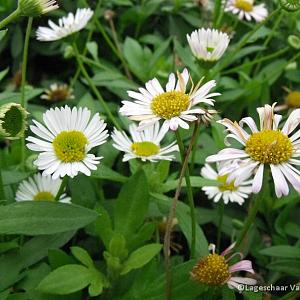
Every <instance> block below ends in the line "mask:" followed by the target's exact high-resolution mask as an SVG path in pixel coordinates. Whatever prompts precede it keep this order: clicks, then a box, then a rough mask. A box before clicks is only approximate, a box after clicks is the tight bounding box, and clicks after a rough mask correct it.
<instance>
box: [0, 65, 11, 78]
mask: <svg viewBox="0 0 300 300" xmlns="http://www.w3.org/2000/svg"><path fill="white" fill-rule="evenodd" d="M8 71H9V68H6V69H5V70H3V71H1V72H0V81H1V80H2V79H3V78H4V77H5V76H6V74H7V73H8Z"/></svg>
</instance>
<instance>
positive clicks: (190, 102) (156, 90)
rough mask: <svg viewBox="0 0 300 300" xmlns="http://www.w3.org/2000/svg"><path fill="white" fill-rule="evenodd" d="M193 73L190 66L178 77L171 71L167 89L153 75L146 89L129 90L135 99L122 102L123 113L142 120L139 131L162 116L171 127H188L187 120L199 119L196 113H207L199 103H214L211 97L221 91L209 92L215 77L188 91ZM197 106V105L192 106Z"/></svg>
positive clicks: (173, 128)
mask: <svg viewBox="0 0 300 300" xmlns="http://www.w3.org/2000/svg"><path fill="white" fill-rule="evenodd" d="M189 79H190V75H189V72H188V70H187V69H184V70H183V72H182V73H178V74H177V80H176V77H175V75H174V74H173V73H172V74H170V76H169V81H168V83H167V85H166V89H165V90H164V89H163V88H162V86H161V84H160V83H159V81H158V80H157V79H156V78H154V79H152V80H150V81H148V82H147V83H146V88H139V92H134V91H128V92H127V93H128V95H129V97H131V98H133V99H134V101H122V103H123V106H122V107H121V109H120V113H121V114H122V115H123V116H128V117H129V119H131V120H134V121H140V124H139V130H141V129H143V128H146V127H147V126H150V125H152V124H154V123H155V122H157V121H159V120H161V119H163V120H165V121H164V123H165V124H167V125H168V127H169V128H170V129H171V130H177V129H178V126H180V127H182V128H184V129H188V128H189V124H188V122H193V121H196V120H197V115H202V114H205V113H206V110H204V108H201V107H199V106H198V104H199V103H205V104H207V105H212V106H213V105H214V100H213V99H211V97H215V96H219V95H220V93H210V90H211V89H212V88H213V87H215V86H216V82H215V80H211V81H209V82H207V83H205V84H204V85H203V86H199V84H198V85H197V86H196V87H194V88H192V89H191V90H190V92H189V93H187V92H186V88H187V84H188V81H189ZM194 106H197V107H196V108H193V107H194Z"/></svg>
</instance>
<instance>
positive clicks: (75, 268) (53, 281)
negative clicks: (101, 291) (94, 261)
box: [37, 265, 92, 295]
mask: <svg viewBox="0 0 300 300" xmlns="http://www.w3.org/2000/svg"><path fill="white" fill-rule="evenodd" d="M91 275H92V274H91V272H90V270H89V269H88V268H86V267H84V266H82V265H65V266H62V267H60V268H58V269H56V270H54V271H52V272H51V273H50V274H49V275H48V276H46V277H45V278H44V279H43V280H42V281H41V282H40V284H39V285H38V287H37V290H38V291H41V292H44V293H48V294H54V295H67V294H71V293H74V292H77V291H80V290H82V289H84V288H85V287H86V286H88V285H89V284H90V283H91V279H92V276H91Z"/></svg>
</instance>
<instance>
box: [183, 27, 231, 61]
mask: <svg viewBox="0 0 300 300" xmlns="http://www.w3.org/2000/svg"><path fill="white" fill-rule="evenodd" d="M187 40H188V43H189V45H190V48H191V51H192V52H193V54H194V56H195V57H197V58H198V59H201V60H204V61H217V60H219V59H220V58H221V56H222V55H223V54H224V52H225V51H226V49H227V47H228V44H229V41H230V39H229V36H228V35H227V34H226V33H223V32H221V31H218V30H216V29H204V28H201V29H199V30H195V31H193V32H192V33H191V35H190V36H189V35H187Z"/></svg>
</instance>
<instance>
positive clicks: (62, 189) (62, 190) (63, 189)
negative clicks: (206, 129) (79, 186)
mask: <svg viewBox="0 0 300 300" xmlns="http://www.w3.org/2000/svg"><path fill="white" fill-rule="evenodd" d="M68 179H69V177H68V176H65V177H64V178H63V180H62V182H61V184H60V187H59V190H58V192H57V194H56V196H55V201H58V200H59V198H60V196H61V195H62V194H63V193H64V191H65V188H66V186H67V184H68Z"/></svg>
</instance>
